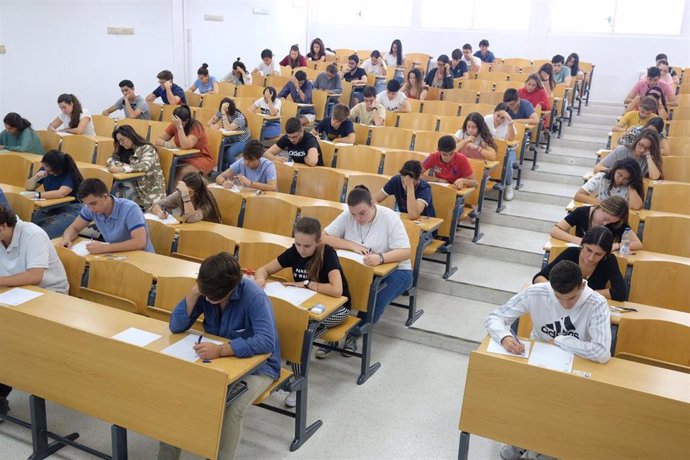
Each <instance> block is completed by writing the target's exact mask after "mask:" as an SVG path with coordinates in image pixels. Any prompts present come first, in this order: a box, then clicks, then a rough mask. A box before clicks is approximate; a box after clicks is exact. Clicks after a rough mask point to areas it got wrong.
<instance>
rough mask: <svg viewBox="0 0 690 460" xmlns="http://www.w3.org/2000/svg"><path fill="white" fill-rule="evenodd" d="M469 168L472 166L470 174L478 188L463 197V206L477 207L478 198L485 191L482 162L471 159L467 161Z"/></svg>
mask: <svg viewBox="0 0 690 460" xmlns="http://www.w3.org/2000/svg"><path fill="white" fill-rule="evenodd" d="M469 162H470V166H472V174H473V176H474V180H476V181H477V184H478V186H477V187H475V189H474V192H472V193H471V194H469V195H467V196H466V197H465V206H467V205H474V206H478V205H479V197H480V196H482V194H483V191H484V189H486V180H488V177H487V178H486V179H484V161H483V160H475V159H473V158H470V159H469Z"/></svg>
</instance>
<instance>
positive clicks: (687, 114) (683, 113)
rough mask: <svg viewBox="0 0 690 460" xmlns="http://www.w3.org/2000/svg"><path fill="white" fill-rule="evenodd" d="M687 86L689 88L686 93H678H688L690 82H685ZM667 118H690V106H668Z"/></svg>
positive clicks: (689, 91) (689, 92)
mask: <svg viewBox="0 0 690 460" xmlns="http://www.w3.org/2000/svg"><path fill="white" fill-rule="evenodd" d="M681 86H683V85H681ZM687 88H689V89H688V91H687V92H686V93H683V92H680V93H679V94H690V84H687ZM669 120H676V121H678V120H690V106H682V107H670V108H669Z"/></svg>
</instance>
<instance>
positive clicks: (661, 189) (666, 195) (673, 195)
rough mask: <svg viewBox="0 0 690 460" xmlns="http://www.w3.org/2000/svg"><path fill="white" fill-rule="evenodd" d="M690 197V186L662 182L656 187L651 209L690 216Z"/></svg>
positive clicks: (653, 192)
mask: <svg viewBox="0 0 690 460" xmlns="http://www.w3.org/2000/svg"><path fill="white" fill-rule="evenodd" d="M689 196H690V184H680V183H670V182H667V183H664V182H662V183H660V184H656V185H654V189H653V191H652V203H651V207H650V209H652V210H653V211H663V212H674V213H677V214H686V215H690V200H688V197H689Z"/></svg>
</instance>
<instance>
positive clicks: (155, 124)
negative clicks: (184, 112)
mask: <svg viewBox="0 0 690 460" xmlns="http://www.w3.org/2000/svg"><path fill="white" fill-rule="evenodd" d="M168 126H170V123H168V122H166V121H149V142H151V143H152V144H153V141H155V140H156V139H158V138H159V137H162V136H163V134H164V133H165V129H166V128H167V127H168Z"/></svg>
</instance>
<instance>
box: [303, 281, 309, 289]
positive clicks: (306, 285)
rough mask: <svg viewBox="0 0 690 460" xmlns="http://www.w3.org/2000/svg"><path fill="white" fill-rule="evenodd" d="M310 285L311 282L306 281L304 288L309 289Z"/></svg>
mask: <svg viewBox="0 0 690 460" xmlns="http://www.w3.org/2000/svg"><path fill="white" fill-rule="evenodd" d="M309 283H310V281H309V280H304V287H305V288H307V289H309Z"/></svg>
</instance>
